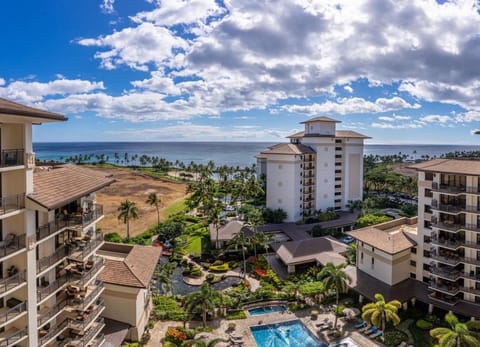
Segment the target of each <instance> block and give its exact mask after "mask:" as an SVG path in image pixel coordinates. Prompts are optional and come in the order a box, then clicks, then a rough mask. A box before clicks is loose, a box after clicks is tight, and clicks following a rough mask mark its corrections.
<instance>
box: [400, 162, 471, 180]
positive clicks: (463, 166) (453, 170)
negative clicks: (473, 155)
mask: <svg viewBox="0 0 480 347" xmlns="http://www.w3.org/2000/svg"><path fill="white" fill-rule="evenodd" d="M409 168H412V169H416V170H418V171H431V172H443V173H450V174H460V175H471V176H477V175H480V160H459V159H433V160H429V161H424V162H422V163H418V164H413V165H410V166H409Z"/></svg>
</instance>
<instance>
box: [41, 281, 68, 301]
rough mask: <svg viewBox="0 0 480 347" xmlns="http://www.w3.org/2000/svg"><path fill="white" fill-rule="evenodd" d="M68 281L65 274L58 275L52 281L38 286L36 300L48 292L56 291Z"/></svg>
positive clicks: (48, 293)
mask: <svg viewBox="0 0 480 347" xmlns="http://www.w3.org/2000/svg"><path fill="white" fill-rule="evenodd" d="M67 282H68V277H67V276H62V277H58V278H57V279H56V280H55V281H53V283H51V284H49V285H47V286H45V287H38V289H37V301H38V302H40V301H42V300H43V299H45V298H46V297H48V296H49V295H50V294H52V293H55V292H56V291H58V290H60V289H62V288H63V287H64V286H65V284H66V283H67Z"/></svg>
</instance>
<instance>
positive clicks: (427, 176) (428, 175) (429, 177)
mask: <svg viewBox="0 0 480 347" xmlns="http://www.w3.org/2000/svg"><path fill="white" fill-rule="evenodd" d="M425 181H433V173H431V172H426V173H425Z"/></svg>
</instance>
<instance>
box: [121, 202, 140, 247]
mask: <svg viewBox="0 0 480 347" xmlns="http://www.w3.org/2000/svg"><path fill="white" fill-rule="evenodd" d="M117 211H118V212H119V214H118V219H120V220H122V221H123V223H124V224H126V225H127V238H130V220H131V219H138V208H137V206H136V204H135V202H133V201H130V200H128V199H127V200H125V201H124V202H122V203H121V204H120V206H119V207H118V209H117Z"/></svg>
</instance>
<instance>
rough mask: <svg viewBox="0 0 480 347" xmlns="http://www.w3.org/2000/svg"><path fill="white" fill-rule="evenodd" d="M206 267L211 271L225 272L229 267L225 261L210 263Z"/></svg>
mask: <svg viewBox="0 0 480 347" xmlns="http://www.w3.org/2000/svg"><path fill="white" fill-rule="evenodd" d="M208 269H209V270H210V271H213V272H227V271H228V270H229V267H228V264H227V263H224V264H221V265H210V267H209V268H208Z"/></svg>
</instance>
